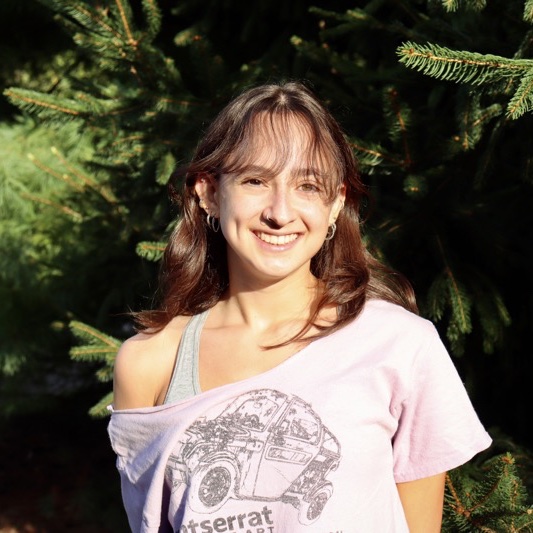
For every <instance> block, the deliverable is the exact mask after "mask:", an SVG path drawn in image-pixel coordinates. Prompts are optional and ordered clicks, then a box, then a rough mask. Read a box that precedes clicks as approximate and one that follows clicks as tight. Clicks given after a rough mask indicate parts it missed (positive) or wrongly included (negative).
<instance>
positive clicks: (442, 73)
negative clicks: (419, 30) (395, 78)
mask: <svg viewBox="0 0 533 533" xmlns="http://www.w3.org/2000/svg"><path fill="white" fill-rule="evenodd" d="M397 54H398V56H399V57H400V62H401V63H403V64H404V65H405V66H407V67H409V68H414V69H415V70H417V71H419V72H422V73H423V74H425V75H427V76H431V77H434V78H438V79H440V80H447V81H455V82H458V83H470V84H472V85H481V84H483V83H489V82H495V81H499V80H502V79H505V78H510V77H511V78H513V77H516V76H521V75H524V74H526V73H527V72H528V71H530V70H531V69H533V60H531V59H509V58H506V57H502V56H496V55H492V54H478V53H476V52H465V51H457V50H450V49H449V48H445V47H443V46H439V45H437V44H431V43H428V44H425V45H420V44H416V43H413V42H407V43H404V44H402V45H401V46H399V47H398V49H397Z"/></svg>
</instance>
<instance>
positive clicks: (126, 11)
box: [115, 0, 139, 49]
mask: <svg viewBox="0 0 533 533" xmlns="http://www.w3.org/2000/svg"><path fill="white" fill-rule="evenodd" d="M115 4H116V6H117V9H118V12H119V15H120V17H119V18H120V21H121V23H122V26H123V27H124V31H125V33H126V36H127V38H128V44H129V45H130V46H131V47H132V48H134V49H136V48H137V46H138V44H139V43H138V41H137V40H136V39H135V38H134V37H133V31H132V28H131V18H132V14H131V7H130V5H129V3H128V2H124V1H123V0H115Z"/></svg>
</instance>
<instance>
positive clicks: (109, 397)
mask: <svg viewBox="0 0 533 533" xmlns="http://www.w3.org/2000/svg"><path fill="white" fill-rule="evenodd" d="M112 404H113V393H112V392H109V393H108V394H106V395H105V396H104V397H103V398H102V399H101V400H100V401H99V402H98V403H97V404H96V405H95V406H93V407H91V409H89V415H91V416H92V417H94V418H105V417H106V416H109V414H110V413H109V409H108V406H109V405H112Z"/></svg>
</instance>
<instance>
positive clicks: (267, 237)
mask: <svg viewBox="0 0 533 533" xmlns="http://www.w3.org/2000/svg"><path fill="white" fill-rule="evenodd" d="M256 235H257V237H259V238H260V239H261V240H262V241H263V242H266V243H268V244H275V245H277V246H281V245H282V244H289V243H290V242H293V241H295V240H296V239H297V238H298V233H291V234H289V235H271V234H270V233H262V232H260V233H256Z"/></svg>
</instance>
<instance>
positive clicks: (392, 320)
mask: <svg viewBox="0 0 533 533" xmlns="http://www.w3.org/2000/svg"><path fill="white" fill-rule="evenodd" d="M360 318H361V322H365V323H366V324H367V325H369V324H373V325H375V326H379V330H380V331H381V334H382V335H383V334H385V333H387V332H389V333H390V334H392V335H396V334H399V335H402V334H404V335H408V334H413V335H417V336H420V335H421V336H424V337H425V336H429V337H433V336H435V335H436V334H437V333H436V330H435V326H434V325H433V323H432V322H431V321H430V320H428V319H426V318H423V317H421V316H420V315H417V314H415V313H413V312H412V311H409V310H408V309H405V307H402V306H401V305H397V304H394V303H391V302H388V301H385V300H377V299H376V300H369V301H367V302H366V304H365V307H364V309H363V311H362V313H361V315H360ZM356 322H357V320H356Z"/></svg>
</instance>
